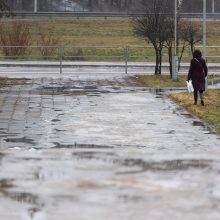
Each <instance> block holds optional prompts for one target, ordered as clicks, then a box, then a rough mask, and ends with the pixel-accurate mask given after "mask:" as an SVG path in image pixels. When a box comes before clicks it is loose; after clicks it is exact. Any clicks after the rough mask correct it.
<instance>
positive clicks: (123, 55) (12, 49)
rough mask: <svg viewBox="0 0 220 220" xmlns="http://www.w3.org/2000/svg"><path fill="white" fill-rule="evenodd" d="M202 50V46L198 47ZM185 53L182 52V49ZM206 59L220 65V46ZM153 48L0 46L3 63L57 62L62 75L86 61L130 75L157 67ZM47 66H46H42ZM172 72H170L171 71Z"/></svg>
mask: <svg viewBox="0 0 220 220" xmlns="http://www.w3.org/2000/svg"><path fill="white" fill-rule="evenodd" d="M200 47H201V50H202V46H197V48H200ZM179 50H181V48H179ZM206 51H207V56H206V59H207V60H208V62H209V63H220V46H207V48H206ZM162 57H163V65H164V66H165V65H166V66H168V61H169V60H168V53H167V51H166V49H164V50H163V54H162ZM155 58H156V57H155V51H154V48H153V46H135V45H130V46H109V47H106V46H40V45H37V46H0V60H1V61H10V62H11V63H13V61H48V63H49V62H52V61H56V62H57V65H58V66H59V72H60V74H62V73H63V68H64V67H65V66H66V64H67V62H69V63H70V62H72V63H71V65H72V66H74V65H75V64H76V63H77V65H83V63H84V62H85V61H87V62H88V61H89V62H94V63H96V66H98V65H99V63H100V62H106V63H108V66H111V65H112V66H120V67H123V68H124V71H125V73H128V68H132V67H135V66H140V63H151V64H152V65H154V63H155ZM190 58H191V51H190V49H189V48H186V49H185V51H184V52H183V56H182V63H189V60H190ZM42 65H43V62H42ZM167 69H168V68H167Z"/></svg>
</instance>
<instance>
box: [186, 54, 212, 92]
mask: <svg viewBox="0 0 220 220" xmlns="http://www.w3.org/2000/svg"><path fill="white" fill-rule="evenodd" d="M207 74H208V68H207V65H206V62H205V60H204V59H203V58H202V57H194V58H193V59H192V60H191V63H190V68H189V73H188V80H190V79H191V80H192V84H193V87H194V89H195V90H197V91H204V90H205V77H206V76H207Z"/></svg>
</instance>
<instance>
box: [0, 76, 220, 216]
mask: <svg viewBox="0 0 220 220" xmlns="http://www.w3.org/2000/svg"><path fill="white" fill-rule="evenodd" d="M0 110H1V111H0V219H4V220H60V219H63V220H69V219H71V220H72V219H80V220H91V219H95V220H103V219H108V220H117V219H120V220H121V219H126V220H127V219H128V220H133V219H134V220H146V219H149V220H151V219H153V220H154V219H156V220H157V219H158V220H159V219H160V220H161V219H163V220H164V219H165V220H166V219H167V220H168V219H169V220H170V219H180V220H185V219H187V220H191V219H193V220H194V219H199V220H200V219H212V220H213V219H216V220H217V219H220V205H219V204H220V186H219V182H220V176H219V172H220V159H219V158H220V149H219V147H220V138H219V137H218V136H217V135H216V134H215V132H214V131H213V130H212V129H211V128H210V127H209V126H207V125H206V124H204V123H202V122H201V121H199V120H198V119H197V118H194V117H193V116H191V115H190V114H189V113H187V112H186V111H185V110H183V109H181V108H179V107H178V106H176V104H175V103H173V102H172V101H170V100H169V99H168V98H167V97H166V95H165V93H164V91H161V90H152V89H146V88H141V87H137V86H135V82H134V81H133V80H128V79H127V80H122V79H120V80H119V81H108V80H106V81H104V80H102V81H101V80H97V81H75V80H71V79H34V80H30V81H28V82H27V84H26V85H18V86H13V87H11V88H4V89H1V93H0ZM164 213H166V214H164Z"/></svg>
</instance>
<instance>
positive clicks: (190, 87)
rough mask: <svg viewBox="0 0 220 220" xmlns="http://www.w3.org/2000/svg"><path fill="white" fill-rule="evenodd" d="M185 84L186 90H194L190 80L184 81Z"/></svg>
mask: <svg viewBox="0 0 220 220" xmlns="http://www.w3.org/2000/svg"><path fill="white" fill-rule="evenodd" d="M186 86H187V89H188V92H194V88H193V84H192V80H189V82H188V81H186Z"/></svg>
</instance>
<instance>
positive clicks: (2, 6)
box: [0, 0, 12, 17]
mask: <svg viewBox="0 0 220 220" xmlns="http://www.w3.org/2000/svg"><path fill="white" fill-rule="evenodd" d="M2 12H4V14H3V13H2ZM3 15H5V16H10V15H12V12H11V9H10V7H9V5H8V3H7V1H6V0H0V17H2V16H3Z"/></svg>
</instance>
